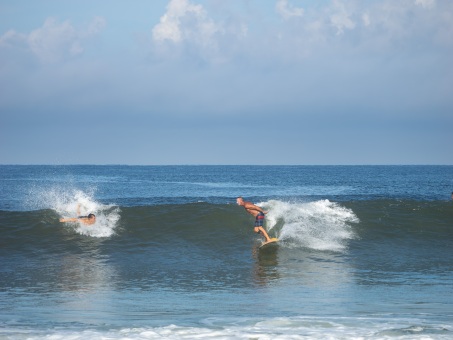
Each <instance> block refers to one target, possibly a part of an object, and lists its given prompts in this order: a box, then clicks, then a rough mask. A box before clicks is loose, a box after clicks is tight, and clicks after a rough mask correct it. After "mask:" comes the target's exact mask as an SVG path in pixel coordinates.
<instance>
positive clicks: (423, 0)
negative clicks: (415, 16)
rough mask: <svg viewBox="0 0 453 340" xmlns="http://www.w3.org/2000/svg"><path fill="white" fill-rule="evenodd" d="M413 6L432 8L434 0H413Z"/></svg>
mask: <svg viewBox="0 0 453 340" xmlns="http://www.w3.org/2000/svg"><path fill="white" fill-rule="evenodd" d="M415 4H416V5H418V6H421V7H423V8H433V7H434V6H435V4H436V0H415Z"/></svg>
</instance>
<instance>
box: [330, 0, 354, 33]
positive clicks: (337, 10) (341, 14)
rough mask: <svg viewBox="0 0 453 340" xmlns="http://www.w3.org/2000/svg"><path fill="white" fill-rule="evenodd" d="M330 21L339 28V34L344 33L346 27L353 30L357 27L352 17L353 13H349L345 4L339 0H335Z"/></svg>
mask: <svg viewBox="0 0 453 340" xmlns="http://www.w3.org/2000/svg"><path fill="white" fill-rule="evenodd" d="M330 23H331V24H332V26H334V27H335V28H336V29H337V32H336V34H337V35H341V34H343V33H344V30H345V29H349V30H352V29H354V28H355V23H354V22H353V21H352V19H351V13H348V11H347V9H346V7H345V5H344V4H343V3H342V2H340V1H338V0H334V3H333V14H331V16H330Z"/></svg>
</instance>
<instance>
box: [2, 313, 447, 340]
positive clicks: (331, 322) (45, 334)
mask: <svg viewBox="0 0 453 340" xmlns="http://www.w3.org/2000/svg"><path fill="white" fill-rule="evenodd" d="M225 321H227V322H225ZM230 321H231V320H230ZM204 323H206V324H207V325H206V326H205V325H203V324H201V325H200V326H198V327H197V326H195V327H190V326H179V325H168V326H162V327H137V328H132V327H131V328H122V329H117V330H114V329H110V330H105V331H100V330H90V329H83V330H78V331H77V330H62V329H58V330H57V329H55V330H47V331H45V330H41V329H40V330H30V329H27V330H23V331H21V330H16V329H15V330H8V329H3V330H0V337H2V336H6V338H8V339H9V338H14V339H29V340H38V339H53V340H60V339H61V340H63V339H73V340H79V339H83V340H91V339H112V340H126V339H127V340H135V339H139V340H145V339H148V340H152V339H261V340H271V339H392V340H407V339H411V340H414V339H424V340H429V339H451V334H452V327H451V325H446V324H442V323H431V324H429V323H426V321H423V320H418V319H380V318H351V317H338V318H327V317H325V318H323V317H310V316H307V317H291V318H289V317H279V318H269V319H261V320H253V319H249V320H246V319H242V320H234V322H233V323H230V322H229V321H228V319H227V320H222V319H213V320H209V319H208V320H206V321H205V322H204ZM414 324H415V325H417V326H411V325H414Z"/></svg>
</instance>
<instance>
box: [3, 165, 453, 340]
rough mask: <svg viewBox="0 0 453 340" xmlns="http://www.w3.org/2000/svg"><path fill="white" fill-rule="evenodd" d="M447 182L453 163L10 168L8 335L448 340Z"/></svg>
mask: <svg viewBox="0 0 453 340" xmlns="http://www.w3.org/2000/svg"><path fill="white" fill-rule="evenodd" d="M452 191H453V166H88V165H87V166H84V165H80V166H13V165H10V166H7V165H2V166H0V339H52V340H58V339H84V340H85V339H112V340H116V339H132V340H134V339H453V201H452V198H451V194H452ZM237 196H243V197H244V199H245V200H249V201H251V202H253V203H255V204H257V205H259V206H261V207H262V208H263V209H265V210H269V213H268V214H267V215H266V222H265V227H266V229H267V230H268V232H269V234H270V236H271V237H278V238H279V239H280V241H279V246H278V247H273V248H269V249H261V250H259V249H258V247H259V246H260V245H261V243H262V240H263V239H262V237H261V236H260V235H258V234H255V233H254V232H253V222H254V219H253V217H252V216H250V215H248V214H247V213H246V212H245V211H244V209H243V208H242V207H239V206H237V205H236V197H237ZM78 207H79V209H80V213H81V214H82V215H87V214H88V213H94V214H96V216H97V221H96V223H95V224H94V225H92V226H86V225H83V224H80V223H79V222H72V223H60V222H59V219H60V218H62V217H75V216H77V209H78Z"/></svg>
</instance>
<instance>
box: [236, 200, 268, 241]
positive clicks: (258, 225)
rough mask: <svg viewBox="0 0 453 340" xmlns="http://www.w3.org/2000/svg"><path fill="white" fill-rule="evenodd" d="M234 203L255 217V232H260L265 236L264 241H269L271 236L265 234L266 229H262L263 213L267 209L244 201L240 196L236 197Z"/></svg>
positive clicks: (265, 212)
mask: <svg viewBox="0 0 453 340" xmlns="http://www.w3.org/2000/svg"><path fill="white" fill-rule="evenodd" d="M236 203H237V204H238V205H240V206H241V207H244V209H245V211H247V212H248V213H249V214H250V215H252V216H254V217H255V228H254V231H255V233H258V234H260V233H261V234H262V235H263V236H264V237H265V238H266V242H269V241H271V238H270V237H269V235H268V234H267V232H266V230H264V228H263V225H264V214H267V211H264V210H263V209H261V208H260V207H258V206H256V205H255V204H253V203H252V202H247V201H244V199H243V198H242V197H238V198H237V199H236Z"/></svg>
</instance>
